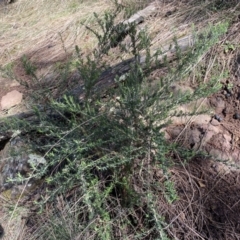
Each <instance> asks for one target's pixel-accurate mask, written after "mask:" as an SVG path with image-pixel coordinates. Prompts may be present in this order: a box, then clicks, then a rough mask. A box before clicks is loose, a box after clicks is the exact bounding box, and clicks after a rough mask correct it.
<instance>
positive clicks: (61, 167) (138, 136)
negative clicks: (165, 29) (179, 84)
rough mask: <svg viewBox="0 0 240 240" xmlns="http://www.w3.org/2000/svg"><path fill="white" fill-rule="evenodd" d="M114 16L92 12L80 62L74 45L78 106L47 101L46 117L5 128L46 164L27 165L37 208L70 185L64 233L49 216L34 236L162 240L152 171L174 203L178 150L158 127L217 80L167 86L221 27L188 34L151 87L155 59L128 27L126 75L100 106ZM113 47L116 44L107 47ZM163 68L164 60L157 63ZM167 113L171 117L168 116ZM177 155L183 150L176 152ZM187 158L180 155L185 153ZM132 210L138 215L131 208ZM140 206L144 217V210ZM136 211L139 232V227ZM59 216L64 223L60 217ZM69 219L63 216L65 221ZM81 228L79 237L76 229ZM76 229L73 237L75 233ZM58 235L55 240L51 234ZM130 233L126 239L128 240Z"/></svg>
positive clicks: (66, 101)
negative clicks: (40, 190)
mask: <svg viewBox="0 0 240 240" xmlns="http://www.w3.org/2000/svg"><path fill="white" fill-rule="evenodd" d="M117 12H119V9H117V11H116V12H114V13H105V15H104V17H103V19H101V18H99V16H97V15H95V17H96V20H97V23H98V24H99V26H100V28H101V30H102V33H99V32H97V31H95V30H94V29H91V28H88V29H89V30H90V31H91V32H93V33H94V34H95V35H96V37H97V38H98V41H99V45H98V48H97V49H95V50H93V54H92V55H89V56H88V57H87V58H86V59H82V54H81V50H80V49H79V48H78V47H76V51H77V53H78V56H79V59H78V61H77V64H76V68H77V69H78V71H79V73H80V75H81V78H82V79H83V81H84V87H83V90H84V93H85V98H84V99H83V100H82V101H81V102H79V101H78V100H76V99H74V97H72V96H67V95H65V96H64V97H63V98H62V99H61V100H58V101H56V100H54V99H52V101H51V102H50V103H49V105H48V107H47V109H48V112H47V113H44V111H42V110H41V109H39V108H36V116H37V118H38V121H36V123H34V124H29V123H28V122H24V121H17V122H15V123H12V124H13V125H11V127H14V128H17V129H22V130H23V132H24V136H25V137H28V138H29V140H30V141H29V142H30V143H31V144H32V148H33V149H34V150H35V152H38V153H41V154H43V155H44V157H45V159H47V164H46V165H44V166H40V167H38V168H35V169H34V170H35V171H34V174H33V176H32V177H33V178H36V179H39V178H44V179H45V181H46V183H47V188H46V195H45V196H44V195H43V196H42V201H41V202H39V203H38V204H39V205H40V206H43V204H47V203H49V202H51V203H55V201H56V198H57V196H59V195H61V194H66V193H67V192H69V191H70V190H72V189H75V188H76V187H77V189H78V190H77V195H78V199H77V202H76V205H77V209H78V218H77V219H72V221H74V229H78V231H75V230H72V232H71V234H70V233H69V231H68V229H66V227H64V224H67V223H65V222H61V221H60V220H61V219H62V218H64V217H65V215H64V214H63V215H62V216H60V217H59V216H58V217H56V216H54V215H53V219H52V220H51V224H52V225H50V226H49V225H48V226H47V227H46V226H44V227H43V228H42V229H44V230H45V234H44V235H43V237H42V238H41V239H59V237H60V235H61V237H60V238H61V239H74V237H76V236H80V238H79V239H86V238H88V237H89V236H92V239H104V240H105V239H120V238H119V235H117V234H118V233H119V232H120V233H121V234H122V235H121V239H130V238H132V239H166V240H167V239H169V238H168V236H167V233H166V232H165V231H164V224H165V223H164V222H165V221H164V219H163V218H162V217H161V213H159V212H158V211H157V209H158V207H157V206H158V202H157V195H158V194H160V192H161V191H156V190H155V187H154V186H155V181H154V179H153V178H152V177H151V175H152V173H153V168H156V167H157V169H158V170H159V171H162V174H163V176H164V177H165V179H167V180H166V181H165V183H164V184H163V185H164V191H163V192H164V194H165V197H166V198H167V201H168V202H169V203H170V204H171V203H172V202H174V201H176V200H177V199H178V196H177V191H176V190H175V188H174V184H173V183H172V182H171V181H170V180H168V179H169V176H170V173H169V171H168V170H169V168H170V167H171V166H172V165H173V161H172V159H171V154H170V153H171V152H172V151H177V152H179V153H180V151H179V149H178V147H177V146H176V145H174V144H171V143H169V142H167V141H166V139H165V138H164V134H163V133H162V129H163V128H164V127H165V126H166V124H167V123H168V118H169V116H172V115H177V114H180V113H178V111H177V107H178V106H179V105H181V104H186V103H189V102H190V101H192V100H196V99H198V98H200V97H204V96H207V95H208V94H210V93H213V92H214V91H216V90H218V89H219V86H218V85H217V84H216V82H217V81H218V78H217V79H215V78H214V79H212V81H209V82H208V83H207V84H201V85H199V86H198V87H197V88H196V90H195V92H194V93H186V94H180V95H177V96H176V95H174V94H172V93H171V91H170V85H171V84H172V83H174V82H176V81H179V80H181V79H182V78H184V77H185V76H187V75H188V74H189V73H190V72H191V70H192V68H193V66H195V65H196V64H197V61H198V58H199V57H200V56H201V55H202V54H203V53H205V52H206V51H207V50H208V49H209V48H210V47H211V46H213V45H214V44H215V43H216V42H217V40H218V38H219V37H220V36H221V34H223V33H224V32H225V31H226V28H227V26H226V25H224V24H219V25H218V26H211V27H210V28H209V29H207V30H206V32H205V33H202V34H201V35H197V34H196V35H195V41H196V45H195V48H194V50H192V51H189V52H188V53H187V54H183V53H182V52H181V51H180V49H179V48H178V46H177V42H176V41H175V44H174V45H173V46H174V47H175V48H177V53H178V54H177V56H178V60H177V63H176V65H175V66H174V68H173V67H171V65H170V63H167V61H165V64H168V66H169V74H168V75H167V76H165V77H164V79H161V80H160V81H159V83H157V84H156V86H155V87H154V89H153V88H152V87H151V86H150V84H149V82H148V77H149V73H150V72H151V70H152V69H153V68H154V67H156V66H155V65H154V63H155V59H156V57H157V56H152V55H151V54H150V50H149V48H150V39H149V38H148V37H147V34H146V33H145V32H144V31H140V32H138V31H137V30H136V27H135V26H134V25H130V26H129V36H130V38H131V42H132V45H131V46H132V47H131V53H132V57H133V58H132V60H131V61H130V70H129V71H128V72H127V73H125V74H124V75H121V76H116V77H115V83H116V85H117V89H115V91H110V92H109V93H108V94H107V101H106V100H104V98H102V97H101V95H100V94H98V93H97V92H96V89H95V88H94V86H95V84H96V82H97V81H98V80H99V77H100V75H101V73H102V71H103V70H104V69H105V68H106V64H105V61H104V56H105V55H106V54H107V53H108V51H109V49H110V48H111V47H112V44H111V43H112V42H113V41H115V40H113V39H112V38H111V36H112V34H114V33H115V32H114V31H115V28H114V19H115V15H116V13H117ZM114 44H116V42H114ZM142 49H144V50H145V52H146V55H147V57H146V62H145V64H144V65H143V64H142V63H141V62H140V51H141V50H142ZM23 63H24V66H25V69H26V71H27V73H28V74H32V75H33V76H34V71H35V70H36V69H35V68H34V67H33V65H32V64H31V63H30V62H28V61H27V59H26V58H23ZM163 64H164V63H163ZM173 110H175V112H174V113H173ZM183 151H184V152H185V153H186V152H187V151H185V150H183ZM186 155H187V154H186ZM139 209H140V210H139ZM144 209H147V214H146V213H145V210H144ZM139 211H140V212H141V213H140V215H141V224H143V227H142V228H139V224H138V221H140V220H139V219H140V217H138V216H137V214H139V213H137V212H139ZM65 219H66V218H65ZM67 219H69V218H67ZM81 231H82V232H81ZM79 232H81V234H80V235H79ZM59 234H60V235H59ZM129 236H131V237H129Z"/></svg>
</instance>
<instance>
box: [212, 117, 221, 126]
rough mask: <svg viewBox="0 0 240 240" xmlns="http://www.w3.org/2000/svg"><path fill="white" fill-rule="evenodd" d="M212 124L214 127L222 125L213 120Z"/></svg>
mask: <svg viewBox="0 0 240 240" xmlns="http://www.w3.org/2000/svg"><path fill="white" fill-rule="evenodd" d="M211 124H212V125H213V126H219V125H220V122H219V121H218V120H217V119H215V118H213V119H212V121H211Z"/></svg>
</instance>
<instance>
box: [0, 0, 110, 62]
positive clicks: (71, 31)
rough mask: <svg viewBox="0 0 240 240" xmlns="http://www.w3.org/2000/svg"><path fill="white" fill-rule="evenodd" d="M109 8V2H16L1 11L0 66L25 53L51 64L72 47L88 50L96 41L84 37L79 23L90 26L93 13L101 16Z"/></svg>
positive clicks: (46, 0) (43, 0)
mask: <svg viewBox="0 0 240 240" xmlns="http://www.w3.org/2000/svg"><path fill="white" fill-rule="evenodd" d="M111 6H112V4H111V1H109V0H101V1H90V0H84V1H81V3H79V1H76V0H70V1H67V0H62V1H48V0H41V1H27V0H19V1H17V2H16V3H14V4H11V5H9V6H6V7H4V8H2V9H1V10H0V11H1V18H0V29H1V34H0V46H1V48H0V56H1V57H0V65H3V66H4V65H5V64H7V63H9V62H12V61H14V60H16V59H18V58H19V57H20V56H22V55H23V54H26V53H29V54H30V55H32V54H34V55H35V58H36V59H39V58H40V59H41V61H42V62H45V61H46V62H52V63H54V61H57V60H58V59H59V58H61V57H62V56H63V55H66V54H68V53H72V52H73V49H74V46H75V45H76V44H77V45H79V46H81V48H83V49H85V50H88V49H92V47H94V46H95V44H96V39H94V38H92V36H90V35H88V34H87V32H86V29H85V28H84V26H83V25H82V23H83V24H93V12H96V13H98V14H101V13H103V12H104V11H105V10H107V9H109V8H110V7H111Z"/></svg>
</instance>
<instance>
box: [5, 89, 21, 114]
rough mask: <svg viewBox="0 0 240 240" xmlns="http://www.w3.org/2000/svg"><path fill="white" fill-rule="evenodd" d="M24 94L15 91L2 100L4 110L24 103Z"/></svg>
mask: <svg viewBox="0 0 240 240" xmlns="http://www.w3.org/2000/svg"><path fill="white" fill-rule="evenodd" d="M22 95H23V94H22V93H20V92H18V91H17V90H13V91H11V92H9V93H7V94H6V95H5V96H3V97H2V99H1V108H2V110H7V109H9V108H11V107H13V106H15V105H18V104H19V103H21V101H22Z"/></svg>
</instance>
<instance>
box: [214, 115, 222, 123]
mask: <svg viewBox="0 0 240 240" xmlns="http://www.w3.org/2000/svg"><path fill="white" fill-rule="evenodd" d="M214 118H215V119H216V120H217V121H219V122H221V121H222V120H223V119H222V117H221V116H219V115H215V116H214Z"/></svg>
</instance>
